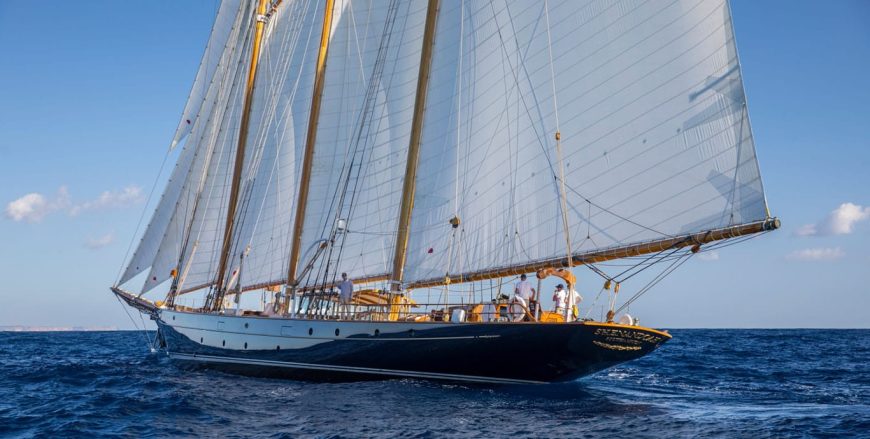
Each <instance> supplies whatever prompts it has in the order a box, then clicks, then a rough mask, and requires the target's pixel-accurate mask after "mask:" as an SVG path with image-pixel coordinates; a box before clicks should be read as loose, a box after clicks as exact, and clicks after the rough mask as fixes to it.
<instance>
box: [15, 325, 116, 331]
mask: <svg viewBox="0 0 870 439" xmlns="http://www.w3.org/2000/svg"><path fill="white" fill-rule="evenodd" d="M61 331H63V332H68V331H118V327H117V326H25V325H12V326H0V332H61Z"/></svg>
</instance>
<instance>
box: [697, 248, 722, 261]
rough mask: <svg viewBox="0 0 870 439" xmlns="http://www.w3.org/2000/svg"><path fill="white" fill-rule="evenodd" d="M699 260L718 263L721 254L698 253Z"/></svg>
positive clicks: (714, 252) (714, 251) (715, 252)
mask: <svg viewBox="0 0 870 439" xmlns="http://www.w3.org/2000/svg"><path fill="white" fill-rule="evenodd" d="M698 259H700V260H702V261H718V260H719V252H717V251H716V250H710V251H703V252H701V253H698Z"/></svg>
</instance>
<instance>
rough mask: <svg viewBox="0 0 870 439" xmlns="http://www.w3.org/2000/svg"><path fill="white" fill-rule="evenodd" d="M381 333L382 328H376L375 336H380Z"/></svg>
mask: <svg viewBox="0 0 870 439" xmlns="http://www.w3.org/2000/svg"><path fill="white" fill-rule="evenodd" d="M379 335H381V330H380V329H375V337H377V336H379Z"/></svg>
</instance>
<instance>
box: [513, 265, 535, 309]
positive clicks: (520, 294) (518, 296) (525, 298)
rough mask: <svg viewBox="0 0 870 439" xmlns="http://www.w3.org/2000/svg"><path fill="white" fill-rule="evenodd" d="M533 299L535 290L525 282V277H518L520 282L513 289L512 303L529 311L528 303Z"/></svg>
mask: <svg viewBox="0 0 870 439" xmlns="http://www.w3.org/2000/svg"><path fill="white" fill-rule="evenodd" d="M534 297H535V289H534V288H532V284H531V283H529V281H528V280H526V275H525V274H522V275H520V281H519V282H517V284H516V286H515V287H514V302H517V303H519V304H521V305H522V306H523V308H525V309H526V310H528V309H529V302H530V301H531V300H532V299H533V298H534Z"/></svg>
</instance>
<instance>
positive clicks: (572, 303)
mask: <svg viewBox="0 0 870 439" xmlns="http://www.w3.org/2000/svg"><path fill="white" fill-rule="evenodd" d="M582 300H583V298H582V297H580V295H579V294H577V291H576V290H574V288H571V291H570V292H569V291H567V290H565V286H564V285H562V284H559V285H556V291H554V292H553V302H555V304H556V309H555V310H554V312H555V313H556V314H559V315H561V316H563V317H565V321H566V322H573V321H574V320H576V318H577V314H578V313H579V309H578V308H577V305H579V304H580V302H581V301H582Z"/></svg>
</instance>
